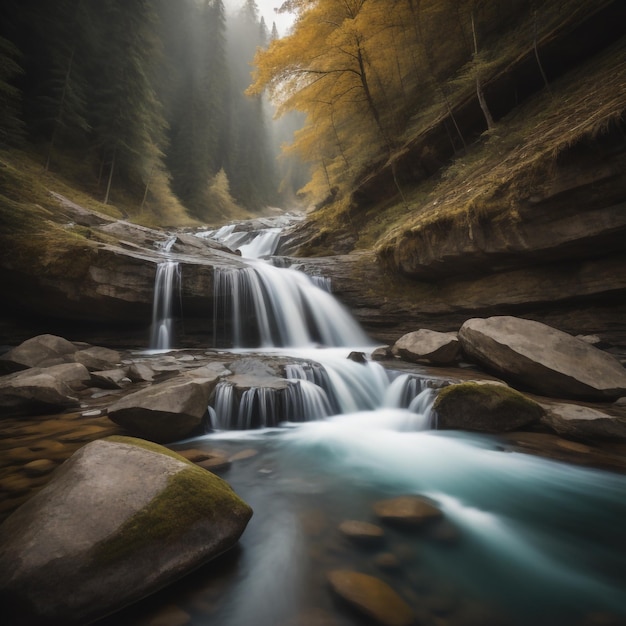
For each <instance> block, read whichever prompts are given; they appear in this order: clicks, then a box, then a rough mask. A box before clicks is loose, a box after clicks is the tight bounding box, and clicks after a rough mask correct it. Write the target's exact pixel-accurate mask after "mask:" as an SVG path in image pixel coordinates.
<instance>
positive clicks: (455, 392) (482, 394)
mask: <svg viewBox="0 0 626 626" xmlns="http://www.w3.org/2000/svg"><path fill="white" fill-rule="evenodd" d="M433 409H434V411H435V414H436V418H435V419H436V425H437V428H438V429H440V430H446V429H452V430H472V431H478V432H485V433H499V432H506V431H510V430H518V429H519V428H522V427H524V426H527V425H528V424H532V423H533V422H536V421H538V420H539V419H540V418H541V417H542V415H543V413H544V410H543V409H542V408H541V406H540V405H539V404H537V403H536V402H535V401H534V400H531V399H530V398H527V397H526V396H525V395H523V394H521V393H520V392H519V391H515V390H514V389H511V388H510V387H507V386H505V385H502V384H491V383H486V384H479V383H475V382H467V383H460V384H457V385H449V386H447V387H445V388H443V389H442V390H441V391H440V392H439V394H438V395H437V399H436V400H435V403H434V405H433Z"/></svg>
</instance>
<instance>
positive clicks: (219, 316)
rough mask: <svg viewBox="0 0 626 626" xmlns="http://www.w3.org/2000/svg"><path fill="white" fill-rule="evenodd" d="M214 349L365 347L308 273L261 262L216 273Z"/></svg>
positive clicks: (351, 324)
mask: <svg viewBox="0 0 626 626" xmlns="http://www.w3.org/2000/svg"><path fill="white" fill-rule="evenodd" d="M213 319H214V343H215V345H216V346H217V345H218V343H219V344H220V345H224V344H225V345H228V344H229V343H230V344H231V345H232V346H234V347H236V348H256V347H263V348H269V347H282V346H290V347H297V346H307V345H312V344H322V345H325V346H365V345H368V344H369V343H370V341H369V339H368V338H367V336H366V335H365V334H364V333H363V331H362V330H361V328H360V327H359V325H358V324H357V323H356V322H355V321H354V320H353V319H352V317H351V316H350V314H349V313H348V312H347V311H346V310H345V308H344V307H343V306H342V305H341V304H340V303H339V302H337V300H335V298H333V296H331V295H330V294H329V293H328V292H327V291H326V290H324V289H320V288H319V287H317V286H316V285H315V284H314V283H313V282H312V281H311V279H310V278H309V277H308V276H307V275H306V274H304V273H302V272H299V271H296V270H293V269H282V268H277V267H273V266H272V265H269V264H267V263H263V262H260V261H257V262H250V265H249V266H248V267H245V268H242V269H219V268H218V269H216V270H215V280H214V315H213Z"/></svg>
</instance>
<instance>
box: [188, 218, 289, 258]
mask: <svg viewBox="0 0 626 626" xmlns="http://www.w3.org/2000/svg"><path fill="white" fill-rule="evenodd" d="M236 226H237V225H236V224H229V225H228V226H222V227H221V228H218V229H217V230H205V231H200V232H198V233H196V237H200V238H201V239H213V240H214V241H218V242H219V243H221V244H223V245H225V246H226V247H227V248H230V249H231V250H239V251H240V252H241V256H242V257H245V258H247V259H261V258H265V257H269V256H272V254H274V252H276V247H277V246H278V240H279V239H280V234H281V233H282V231H283V229H282V228H279V227H276V228H263V229H261V230H256V231H245V230H244V231H235V228H236Z"/></svg>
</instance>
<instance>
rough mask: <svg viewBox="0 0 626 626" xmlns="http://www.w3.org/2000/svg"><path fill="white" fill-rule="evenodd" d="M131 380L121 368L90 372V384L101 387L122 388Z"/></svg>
mask: <svg viewBox="0 0 626 626" xmlns="http://www.w3.org/2000/svg"><path fill="white" fill-rule="evenodd" d="M131 382H132V381H131V380H130V378H128V376H127V372H126V370H125V369H122V368H116V369H112V370H102V371H100V372H91V383H92V385H93V386H94V387H100V388H101V389H122V388H123V387H126V385H130V383H131Z"/></svg>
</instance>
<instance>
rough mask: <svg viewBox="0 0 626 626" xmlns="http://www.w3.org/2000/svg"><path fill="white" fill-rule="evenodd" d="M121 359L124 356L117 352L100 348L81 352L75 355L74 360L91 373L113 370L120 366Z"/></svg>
mask: <svg viewBox="0 0 626 626" xmlns="http://www.w3.org/2000/svg"><path fill="white" fill-rule="evenodd" d="M121 359H122V356H121V354H120V353H119V352H118V351H117V350H110V349H109V348H101V347H99V346H92V347H90V348H86V349H85V350H79V351H78V352H76V353H75V354H74V360H75V361H76V362H77V363H82V364H83V365H84V366H85V367H86V368H87V369H88V370H89V371H90V372H95V371H97V370H108V369H113V368H114V366H116V365H119V363H120V361H121Z"/></svg>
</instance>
